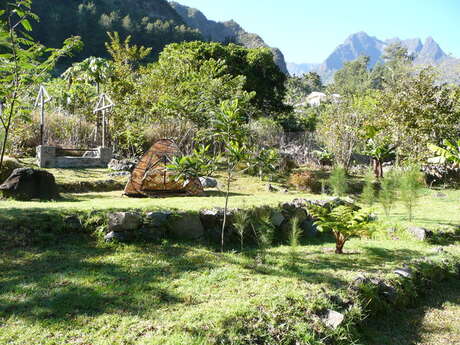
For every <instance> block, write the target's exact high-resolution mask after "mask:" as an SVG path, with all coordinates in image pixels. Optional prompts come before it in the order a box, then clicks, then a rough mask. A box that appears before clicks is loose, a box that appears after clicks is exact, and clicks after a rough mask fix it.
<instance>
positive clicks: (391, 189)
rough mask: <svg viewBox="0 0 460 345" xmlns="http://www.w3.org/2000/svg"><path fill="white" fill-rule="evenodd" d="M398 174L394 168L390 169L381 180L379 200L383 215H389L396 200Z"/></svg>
mask: <svg viewBox="0 0 460 345" xmlns="http://www.w3.org/2000/svg"><path fill="white" fill-rule="evenodd" d="M398 175H399V174H398V173H397V172H395V171H394V170H392V171H390V172H389V173H388V174H387V175H386V177H385V178H384V179H382V182H381V188H380V192H379V202H380V204H382V207H383V210H384V211H385V215H386V216H387V217H388V216H390V213H391V210H392V208H393V206H394V204H395V202H396V201H397V200H398V195H397V191H398V185H399V181H398V179H399V176H398Z"/></svg>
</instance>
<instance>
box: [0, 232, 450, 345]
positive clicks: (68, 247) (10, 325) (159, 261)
mask: <svg viewBox="0 0 460 345" xmlns="http://www.w3.org/2000/svg"><path fill="white" fill-rule="evenodd" d="M332 247H333V244H332V243H329V242H325V243H312V244H310V245H305V246H302V247H300V248H299V249H298V254H297V258H296V260H295V264H292V261H291V256H290V252H289V248H288V247H278V248H273V249H271V250H269V251H268V253H267V254H266V257H265V262H264V263H263V264H260V263H257V262H256V259H255V256H254V255H255V253H254V252H252V251H249V252H247V253H246V254H244V255H242V254H237V253H225V254H220V253H215V252H214V251H212V250H210V249H208V248H205V247H199V246H195V245H187V244H170V243H163V244H162V245H153V244H146V245H125V246H118V247H109V246H101V245H97V244H96V243H93V242H81V241H78V240H77V241H75V242H72V241H67V242H66V243H62V244H61V245H57V246H48V247H46V248H34V249H27V250H21V249H16V250H11V251H8V252H6V253H5V252H4V253H2V254H1V255H0V258H1V261H0V265H1V269H0V270H1V271H2V272H3V273H2V275H1V278H0V285H1V291H0V301H1V303H0V316H1V318H0V323H1V327H0V329H1V332H0V343H2V344H207V343H214V341H215V339H216V338H217V337H218V336H219V334H222V333H223V332H224V331H225V327H226V324H227V322H228V321H229V320H232V319H235V318H238V317H239V316H241V315H246V314H247V313H250V312H252V311H254V310H257V309H259V308H262V307H265V308H270V306H273V305H276V304H277V303H283V301H285V298H286V297H287V296H289V297H290V298H302V297H305V296H306V295H307V296H308V295H309V294H312V295H316V294H322V293H324V291H329V292H331V291H332V292H333V291H335V290H337V289H340V288H343V287H345V286H346V284H348V282H349V281H350V280H352V279H353V278H355V277H356V276H358V275H360V274H362V273H369V272H371V273H373V274H380V275H383V276H384V275H389V274H391V273H392V270H393V269H394V268H396V267H399V266H401V265H402V264H403V263H405V262H408V260H410V259H413V258H416V257H421V256H435V255H437V254H434V252H433V250H432V247H431V246H429V245H427V244H425V243H422V242H414V241H394V240H358V239H355V240H352V241H351V242H350V243H349V244H348V245H347V252H348V255H343V256H337V255H334V254H332ZM457 250H458V248H453V247H452V248H451V249H449V251H451V252H454V251H457Z"/></svg>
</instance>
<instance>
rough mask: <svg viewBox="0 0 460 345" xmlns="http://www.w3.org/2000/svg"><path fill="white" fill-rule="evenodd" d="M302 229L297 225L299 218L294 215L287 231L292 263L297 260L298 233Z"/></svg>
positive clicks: (300, 232) (299, 233)
mask: <svg viewBox="0 0 460 345" xmlns="http://www.w3.org/2000/svg"><path fill="white" fill-rule="evenodd" d="M301 234H302V229H301V228H300V226H299V218H297V217H294V218H293V219H292V222H291V231H290V233H289V244H290V257H291V261H292V265H295V263H296V261H297V248H298V247H299V241H300V235H301Z"/></svg>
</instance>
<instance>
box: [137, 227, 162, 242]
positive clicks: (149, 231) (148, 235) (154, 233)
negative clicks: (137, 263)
mask: <svg viewBox="0 0 460 345" xmlns="http://www.w3.org/2000/svg"><path fill="white" fill-rule="evenodd" d="M166 234H167V230H166V227H151V226H148V225H145V226H143V227H142V228H140V230H139V231H138V232H137V235H138V238H140V239H142V240H144V241H154V242H157V241H160V240H162V239H164V238H165V237H166Z"/></svg>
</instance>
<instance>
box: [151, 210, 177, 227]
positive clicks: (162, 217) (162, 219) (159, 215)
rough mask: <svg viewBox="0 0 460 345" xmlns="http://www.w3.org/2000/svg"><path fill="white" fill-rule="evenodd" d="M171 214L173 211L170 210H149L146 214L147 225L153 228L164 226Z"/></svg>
mask: <svg viewBox="0 0 460 345" xmlns="http://www.w3.org/2000/svg"><path fill="white" fill-rule="evenodd" d="M171 214H172V213H171V212H169V211H156V212H149V213H147V216H146V225H148V227H153V228H160V227H164V226H165V225H166V223H167V222H168V217H169V216H171Z"/></svg>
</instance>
